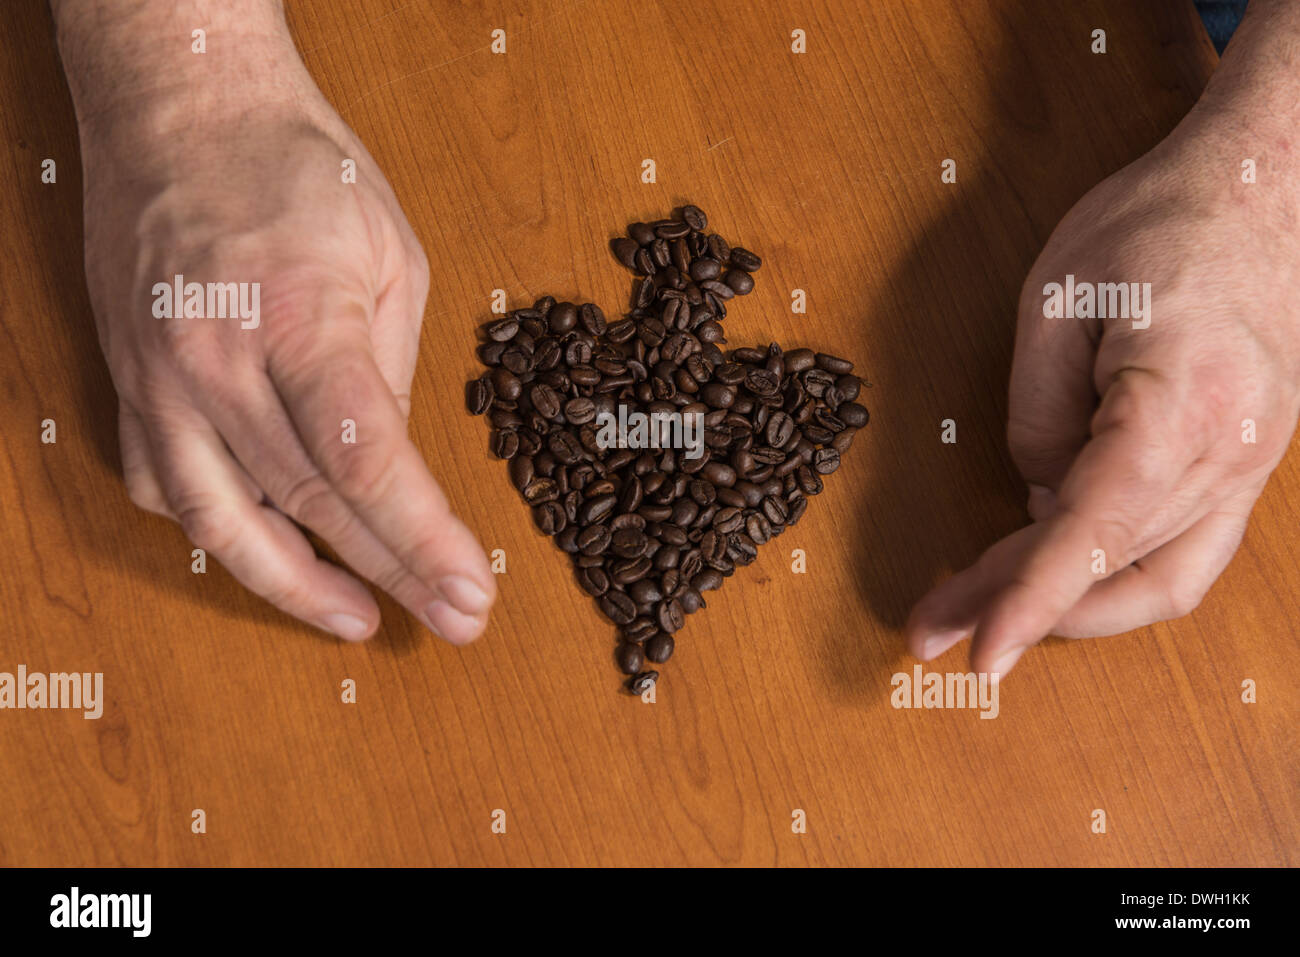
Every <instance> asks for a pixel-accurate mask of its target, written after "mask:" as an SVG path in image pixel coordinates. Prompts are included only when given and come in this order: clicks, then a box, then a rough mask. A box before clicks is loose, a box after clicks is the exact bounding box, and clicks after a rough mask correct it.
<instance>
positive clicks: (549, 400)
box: [466, 206, 868, 694]
mask: <svg viewBox="0 0 1300 957" xmlns="http://www.w3.org/2000/svg"><path fill="white" fill-rule="evenodd" d="M707 227H708V220H707V218H706V217H705V215H704V212H703V211H702V210H700V209H699V208H698V207H696V206H684V207H682V208H681V209H680V210H678V211H677V214H676V215H675V216H674V217H673V218H669V219H661V220H658V221H656V222H652V223H633V224H632V225H631V226H630V227H628V230H627V235H626V236H622V237H619V238H617V239H615V240H613V241H612V242H611V243H610V248H611V250H612V251H613V253H614V256H615V258H616V259H618V261H619V262H620V263H622V265H624V266H625V267H627V268H628V269H630V270H632V272H633V273H635V274H636V275H637V276H639V277H640V279H639V281H638V283H637V285H636V291H635V293H634V295H633V297H632V307H631V310H630V311H629V312H627V313H626V314H625V315H624V317H623V318H622V319H621V320H619V321H617V322H612V323H611V322H608V321H607V320H606V318H605V314H604V312H603V311H602V310H601V308H600V307H599V306H597V305H595V304H594V303H584V304H582V305H581V306H579V305H575V304H574V303H571V302H557V301H556V300H555V299H554V298H553V297H551V296H544V297H542V298H541V299H539V300H537V302H535V303H533V305H532V306H531V307H530V308H526V309H516V310H514V311H513V312H510V313H508V314H507V315H506V316H505V317H503V318H499V319H495V320H493V321H491V322H488V323H487V324H486V325H484V326H483V333H484V341H483V342H482V343H481V344H480V345H479V348H478V354H479V358H480V359H481V360H482V361H483V363H484V365H486V366H488V368H489V371H488V372H487V373H485V374H484V375H483V376H481V377H479V378H477V379H473V380H471V381H470V382H469V383H468V384H467V387H466V402H467V404H468V406H469V409H470V411H471V412H472V413H474V414H475V415H482V414H486V415H487V417H488V420H489V421H490V422H491V424H492V437H491V443H490V444H491V450H492V452H493V454H495V455H496V456H498V457H499V458H503V459H506V460H508V462H509V472H510V481H511V482H512V483H513V484H514V486H515V488H516V489H517V490H518V491H519V493H520V495H522V497H523V499H524V502H525V503H527V504H528V505H529V506H530V507H531V509H532V513H533V522H534V523H535V524H536V526H537V527H538V528H539V529H540V530H541V531H542V532H544V533H545V534H547V535H549V536H551V537H552V538H554V539H555V543H556V545H558V546H559V547H560V548H561V549H562V550H563V551H565V552H567V553H568V554H569V555H570V557H571V558H572V560H573V564H574V566H575V569H576V572H577V577H578V584H579V585H580V586H581V587H582V589H583V590H584V591H586V592H587V593H588V594H590V595H591V596H593V597H594V598H595V599H596V603H597V605H598V606H599V608H600V610H601V611H602V612H603V613H604V614H605V616H606V617H607V618H609V619H610V621H612V622H613V623H614V624H615V625H616V626H618V629H619V634H620V641H619V644H618V649H617V652H616V654H615V658H616V661H617V663H618V667H619V669H620V670H621V671H622V672H623V673H624V674H627V675H630V676H631V677H630V678H629V679H628V683H627V686H628V689H629V690H630V691H632V692H634V693H638V694H639V693H641V692H643V691H645V690H646V689H647V688H648V687H650V686H651V685H652V684H654V683H655V682H656V681H658V679H659V673H658V672H657V671H653V670H645V666H646V663H647V662H649V663H652V664H662V663H663V662H665V661H667V660H668V658H669V657H670V656H671V655H672V653H673V646H674V642H675V640H676V639H675V635H676V634H677V632H678V631H680V630H681V628H682V626H683V624H684V623H685V620H686V616H687V615H688V614H691V613H693V612H695V611H698V610H699V609H701V608H703V607H704V606H705V601H704V592H707V591H710V590H712V589H716V588H719V587H721V585H722V583H723V581H724V580H725V579H726V578H728V577H729V576H731V575H732V574H733V573H734V572H735V570H736V567H737V566H741V565H748V564H749V563H750V562H752V561H753V560H754V558H755V556H756V555H757V553H758V548H759V546H761V545H763V544H764V543H766V542H768V541H769V540H771V539H772V538H774V537H775V536H777V535H780V534H781V533H782V532H783V531H784V530H785V529H786V528H787V527H788V526H790V525H794V524H795V523H796V522H798V521H799V519H800V518H801V517H802V516H803V514H804V511H805V510H806V509H807V507H808V497H809V496H812V495H816V494H817V493H819V492H820V491H821V490H822V476H823V475H828V474H830V473H831V472H834V471H835V469H836V468H838V467H839V463H840V455H841V453H843V452H845V451H847V449H848V447H849V445H850V444H851V442H852V440H853V435H854V433H855V432H856V431H857V430H858V429H859V428H861V427H862V426H864V425H866V424H867V419H868V414H867V410H866V409H865V408H864V407H863V406H862V405H860V404H859V403H858V402H856V401H855V400H856V399H857V398H858V394H859V390H860V387H861V384H860V382H859V380H858V378H857V377H856V376H855V375H854V374H853V363H851V362H849V361H848V360H847V359H841V358H838V357H836V356H833V355H828V354H825V353H814V352H813V351H812V350H810V349H793V350H791V351H789V352H785V351H782V349H781V347H780V346H778V345H777V344H776V343H772V344H771V345H769V346H767V347H766V348H755V349H748V348H742V349H732V350H730V351H729V352H726V353H724V352H723V351H722V349H721V345H723V344H725V343H726V341H727V340H726V338H725V337H724V335H723V330H722V325H721V322H722V320H723V319H724V318H725V317H726V314H727V303H728V302H729V301H730V300H731V299H732V298H733V297H735V296H743V295H746V294H748V293H749V292H750V290H752V289H753V288H754V280H753V276H752V274H753V273H754V272H755V271H756V270H757V269H758V268H759V267H760V266H761V265H762V260H760V259H759V257H758V256H756V255H754V254H753V253H752V252H750V251H749V250H747V249H744V248H742V247H739V246H735V247H733V246H729V245H728V244H727V241H726V240H725V239H723V238H722V237H721V236H719V235H717V234H716V233H708V232H707Z"/></svg>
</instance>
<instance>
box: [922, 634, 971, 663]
mask: <svg viewBox="0 0 1300 957" xmlns="http://www.w3.org/2000/svg"><path fill="white" fill-rule="evenodd" d="M965 637H966V631H965V629H961V628H957V629H954V630H952V631H940V632H938V633H936V634H933V635H931V636H930V637H929V638H927V639H925V642H924V644H922V645H921V659H922V660H923V661H929V660H930V659H931V658H937V657H939V656H940V655H941V654H943V653H944V652H945V651H947V650H948V649H949V648H951V647H952V646H953V645H955V644H957V642H959V641H961V640H962V639H963V638H965Z"/></svg>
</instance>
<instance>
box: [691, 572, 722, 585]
mask: <svg viewBox="0 0 1300 957" xmlns="http://www.w3.org/2000/svg"><path fill="white" fill-rule="evenodd" d="M722 582H723V577H722V574H721V572H718V571H717V570H715V569H712V568H706V569H704V571H702V572H700V573H699V574H697V575H696V576H695V577H694V578H692V579H691V587H692V588H694V589H695V590H696V591H714V590H716V589H718V588H721V587H722Z"/></svg>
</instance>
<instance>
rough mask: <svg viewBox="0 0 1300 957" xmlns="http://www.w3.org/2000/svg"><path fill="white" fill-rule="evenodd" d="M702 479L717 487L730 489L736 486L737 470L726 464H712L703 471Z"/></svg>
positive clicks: (701, 473)
mask: <svg viewBox="0 0 1300 957" xmlns="http://www.w3.org/2000/svg"><path fill="white" fill-rule="evenodd" d="M700 477H701V478H703V479H704V480H705V481H706V482H712V483H713V484H714V485H715V486H722V487H730V486H732V485H735V484H736V470H735V469H733V468H732V467H731V466H730V465H727V464H726V463H725V462H710V463H709V464H708V465H706V466H704V468H703V469H702V470H701V472H700Z"/></svg>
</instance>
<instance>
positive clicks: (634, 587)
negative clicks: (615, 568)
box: [627, 578, 664, 605]
mask: <svg viewBox="0 0 1300 957" xmlns="http://www.w3.org/2000/svg"><path fill="white" fill-rule="evenodd" d="M627 593H628V595H629V596H631V598H632V600H633V601H634V602H636V603H637V604H638V605H653V604H656V603H657V602H660V601H662V600H663V597H664V593H663V591H662V589H660V587H659V583H658V582H657V581H655V580H654V579H653V578H643V579H641V580H640V581H637V582H633V583H632V584H631V585H629V586H628V589H627Z"/></svg>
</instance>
